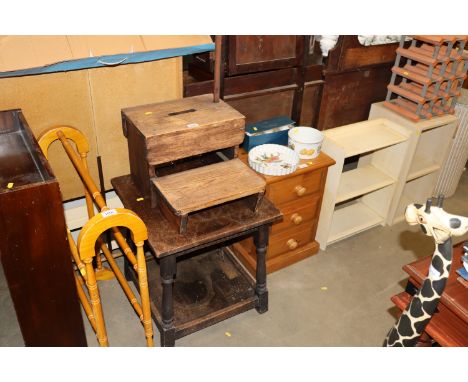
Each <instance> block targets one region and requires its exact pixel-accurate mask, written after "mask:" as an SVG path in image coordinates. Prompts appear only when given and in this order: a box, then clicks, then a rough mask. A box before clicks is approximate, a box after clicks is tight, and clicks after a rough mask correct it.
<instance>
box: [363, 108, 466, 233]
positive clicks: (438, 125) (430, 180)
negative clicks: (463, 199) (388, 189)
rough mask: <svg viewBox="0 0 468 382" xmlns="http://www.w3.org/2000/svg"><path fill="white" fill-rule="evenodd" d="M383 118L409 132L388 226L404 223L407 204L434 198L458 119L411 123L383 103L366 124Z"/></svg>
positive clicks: (436, 118)
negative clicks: (407, 145)
mask: <svg viewBox="0 0 468 382" xmlns="http://www.w3.org/2000/svg"><path fill="white" fill-rule="evenodd" d="M375 118H385V119H388V120H390V121H392V122H394V123H396V124H398V125H401V126H403V127H405V128H407V129H408V130H409V131H410V132H411V135H410V139H409V157H408V161H407V162H406V163H404V164H403V168H402V174H401V177H400V178H399V179H398V182H397V184H396V188H397V192H396V194H395V198H394V200H393V202H392V205H391V206H390V210H389V213H388V216H387V223H388V224H390V225H392V224H395V223H398V222H400V221H402V220H404V213H405V208H406V206H407V205H408V204H410V203H420V204H424V202H425V201H426V200H427V198H430V197H431V196H433V191H434V188H435V186H436V184H437V179H438V177H439V173H440V170H441V168H442V167H443V164H444V162H445V160H446V159H447V156H448V154H449V150H450V147H451V144H452V140H453V136H454V135H455V132H456V128H457V123H458V119H457V117H455V116H453V115H444V116H441V117H434V118H431V119H429V120H423V121H419V122H412V121H410V120H408V119H406V118H404V117H402V116H400V115H399V114H397V113H395V112H393V111H392V110H389V109H387V108H386V107H385V106H383V103H382V102H379V103H374V104H372V106H371V110H370V113H369V120H372V119H375Z"/></svg>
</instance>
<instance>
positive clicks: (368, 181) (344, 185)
mask: <svg viewBox="0 0 468 382" xmlns="http://www.w3.org/2000/svg"><path fill="white" fill-rule="evenodd" d="M395 182H396V180H395V179H393V178H392V177H391V176H389V175H387V174H386V173H384V172H383V171H381V170H379V169H377V168H375V167H374V166H372V165H370V164H369V165H366V166H362V167H358V168H356V169H354V170H350V171H346V172H344V173H343V174H342V175H341V179H340V186H339V187H338V195H337V197H336V203H341V202H344V201H346V200H349V199H352V198H355V197H357V196H361V195H364V194H367V193H369V192H372V191H375V190H379V189H381V188H384V187H386V186H390V185H391V184H394V183H395Z"/></svg>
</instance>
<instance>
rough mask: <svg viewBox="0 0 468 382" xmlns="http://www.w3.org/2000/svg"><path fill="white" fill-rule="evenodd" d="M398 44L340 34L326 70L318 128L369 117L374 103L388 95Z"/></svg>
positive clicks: (327, 127) (326, 63)
mask: <svg viewBox="0 0 468 382" xmlns="http://www.w3.org/2000/svg"><path fill="white" fill-rule="evenodd" d="M397 48H398V43H391V44H382V45H369V46H364V45H362V44H361V43H360V42H359V40H358V36H357V35H349V36H344V35H342V36H340V37H339V38H338V41H337V43H336V45H335V47H334V48H333V49H331V50H330V52H329V53H328V58H327V60H326V62H325V65H324V70H323V81H324V85H323V90H322V97H321V102H320V111H319V112H318V114H319V117H318V122H317V128H318V129H320V130H326V129H330V128H333V127H338V126H342V125H347V124H350V123H354V122H360V121H363V120H366V119H367V117H368V116H369V110H370V107H371V105H372V103H374V102H380V101H383V100H384V99H385V96H386V95H387V85H388V83H389V82H390V77H391V74H392V73H391V67H392V66H393V63H394V62H395V57H396V49H397Z"/></svg>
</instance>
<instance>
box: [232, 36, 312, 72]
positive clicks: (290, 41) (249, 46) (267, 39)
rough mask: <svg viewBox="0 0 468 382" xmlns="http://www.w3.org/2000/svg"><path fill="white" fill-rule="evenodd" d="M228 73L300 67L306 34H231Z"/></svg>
mask: <svg viewBox="0 0 468 382" xmlns="http://www.w3.org/2000/svg"><path fill="white" fill-rule="evenodd" d="M228 40H229V42H228V48H227V50H228V57H227V66H226V69H227V70H226V72H227V74H228V75H231V76H232V75H236V74H240V73H253V72H260V71H265V70H273V69H283V68H289V67H294V66H299V65H301V63H302V56H303V52H304V49H305V47H304V45H305V44H304V43H305V36H266V35H257V36H229V37H228Z"/></svg>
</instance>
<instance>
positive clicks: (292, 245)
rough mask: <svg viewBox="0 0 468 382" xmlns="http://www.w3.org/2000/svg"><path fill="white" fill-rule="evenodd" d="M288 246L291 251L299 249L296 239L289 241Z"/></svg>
mask: <svg viewBox="0 0 468 382" xmlns="http://www.w3.org/2000/svg"><path fill="white" fill-rule="evenodd" d="M286 245H287V246H288V247H289V249H296V248H297V241H296V240H294V239H289V240H288V241H287V242H286Z"/></svg>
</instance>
